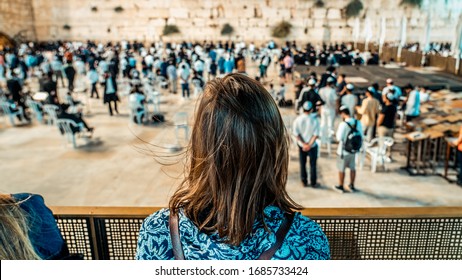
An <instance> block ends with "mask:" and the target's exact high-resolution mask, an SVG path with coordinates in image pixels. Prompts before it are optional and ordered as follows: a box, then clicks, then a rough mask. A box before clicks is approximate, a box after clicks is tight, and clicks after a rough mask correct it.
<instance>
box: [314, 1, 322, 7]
mask: <svg viewBox="0 0 462 280" xmlns="http://www.w3.org/2000/svg"><path fill="white" fill-rule="evenodd" d="M314 6H315V7H316V8H324V1H322V0H316V2H314Z"/></svg>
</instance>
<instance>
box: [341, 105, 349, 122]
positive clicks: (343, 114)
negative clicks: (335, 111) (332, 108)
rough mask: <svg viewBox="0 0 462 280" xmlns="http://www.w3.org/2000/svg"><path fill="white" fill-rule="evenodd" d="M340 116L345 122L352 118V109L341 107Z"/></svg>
mask: <svg viewBox="0 0 462 280" xmlns="http://www.w3.org/2000/svg"><path fill="white" fill-rule="evenodd" d="M339 113H340V116H341V117H342V119H343V120H346V119H348V118H350V117H351V113H350V109H348V107H347V106H341V107H340V109H339Z"/></svg>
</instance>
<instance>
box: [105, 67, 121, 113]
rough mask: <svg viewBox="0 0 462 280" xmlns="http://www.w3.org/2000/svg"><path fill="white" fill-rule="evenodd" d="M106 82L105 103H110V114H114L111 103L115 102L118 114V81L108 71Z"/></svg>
mask: <svg viewBox="0 0 462 280" xmlns="http://www.w3.org/2000/svg"><path fill="white" fill-rule="evenodd" d="M104 76H105V83H104V104H106V103H107V104H108V108H109V115H111V116H112V115H113V112H112V106H111V103H114V110H115V111H116V113H117V114H118V113H119V111H118V110H117V102H118V101H119V97H118V96H117V82H116V79H115V78H114V76H112V73H111V72H109V71H108V72H106V74H105V75H104Z"/></svg>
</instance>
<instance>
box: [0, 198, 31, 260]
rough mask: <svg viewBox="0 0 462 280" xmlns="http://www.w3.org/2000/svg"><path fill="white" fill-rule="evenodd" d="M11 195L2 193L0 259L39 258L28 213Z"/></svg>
mask: <svg viewBox="0 0 462 280" xmlns="http://www.w3.org/2000/svg"><path fill="white" fill-rule="evenodd" d="M19 203H21V202H17V201H15V200H14V199H13V197H11V195H7V194H0V244H1V246H0V260H38V259H40V257H39V256H38V255H37V253H36V252H35V250H34V248H33V246H32V243H31V241H30V239H29V233H28V232H29V227H28V226H27V220H26V214H25V213H24V211H23V210H22V209H21V208H20V207H19Z"/></svg>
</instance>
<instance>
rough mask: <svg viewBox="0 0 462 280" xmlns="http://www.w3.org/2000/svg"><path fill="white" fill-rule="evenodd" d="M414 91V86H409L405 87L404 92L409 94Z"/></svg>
mask: <svg viewBox="0 0 462 280" xmlns="http://www.w3.org/2000/svg"><path fill="white" fill-rule="evenodd" d="M413 89H414V87H413V86H412V84H407V85H406V86H405V87H404V92H405V93H407V94H409V93H410V92H411V91H412V90H413Z"/></svg>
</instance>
